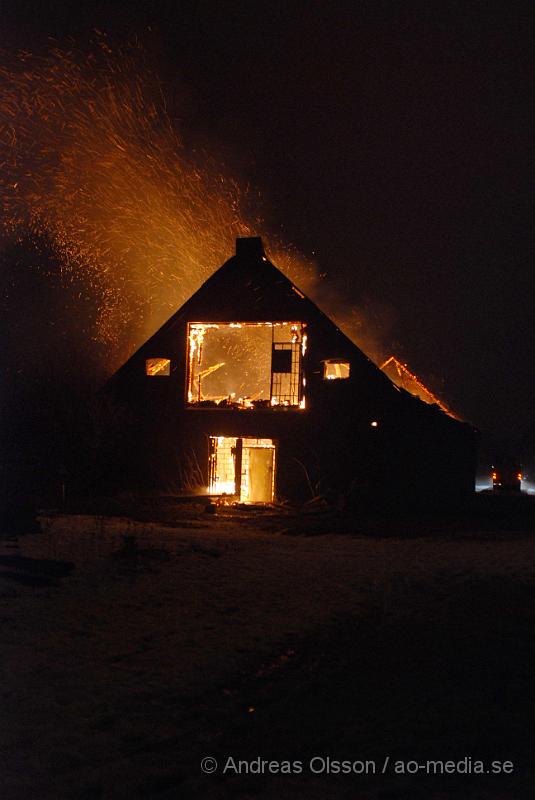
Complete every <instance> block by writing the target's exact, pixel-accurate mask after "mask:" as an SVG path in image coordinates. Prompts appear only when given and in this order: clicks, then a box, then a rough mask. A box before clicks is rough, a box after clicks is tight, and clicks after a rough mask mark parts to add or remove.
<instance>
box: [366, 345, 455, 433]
mask: <svg viewBox="0 0 535 800" xmlns="http://www.w3.org/2000/svg"><path fill="white" fill-rule="evenodd" d="M387 367H390V370H389V371H388V372H387V374H388V375H389V377H391V378H392V380H393V381H394V383H395V384H396V385H397V386H400V387H401V388H402V389H406V390H407V391H408V392H410V393H411V394H413V395H415V396H416V397H419V398H420V400H423V401H424V403H429V404H430V405H432V404H436V405H437V406H438V407H439V408H440V409H442V411H444V413H445V414H448V416H450V417H453V418H454V419H457V417H456V416H455V414H454V413H453V412H452V411H450V409H449V408H448V407H447V406H445V405H444V403H443V402H441V401H440V400H439V399H438V397H437V396H436V395H434V394H433V392H432V391H431V390H430V389H428V388H427V386H425V384H423V383H422V381H421V380H420V379H419V378H417V377H416V375H414V374H413V373H412V372H411V371H410V370H409V368H408V367H407V365H406V364H402V363H401V361H398V359H397V358H396V357H395V356H390V358H387V359H386V361H385V362H384V364H381V369H382V370H384V371H385V372H386V370H387ZM392 373H393V374H392ZM372 425H373V423H372Z"/></svg>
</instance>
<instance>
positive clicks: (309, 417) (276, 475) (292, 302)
mask: <svg viewBox="0 0 535 800" xmlns="http://www.w3.org/2000/svg"><path fill="white" fill-rule="evenodd" d="M101 400H102V402H103V403H104V404H105V406H106V408H107V414H108V423H107V424H108V433H107V434H106V436H104V437H103V445H102V450H101V478H102V481H103V482H104V483H105V485H106V487H107V488H108V489H110V490H119V489H128V490H131V491H134V492H150V493H164V494H184V493H187V494H191V493H204V494H207V495H211V496H214V497H225V498H227V499H228V500H229V501H231V502H232V501H234V502H239V503H248V504H261V503H272V502H274V501H281V500H286V499H288V500H301V501H302V500H306V499H308V498H312V497H317V496H323V497H326V498H328V499H329V498H330V499H331V500H332V501H333V502H336V503H338V504H346V503H349V504H361V503H368V504H377V503H379V504H384V503H385V502H386V503H391V504H393V505H399V504H400V503H401V504H404V503H415V502H416V503H418V504H420V503H421V504H428V503H437V502H438V503H443V502H445V501H448V502H450V501H453V500H459V499H461V498H462V497H466V496H468V495H469V494H471V492H472V491H473V489H474V479H475V465H476V440H477V432H476V431H475V429H474V428H473V427H472V426H471V425H469V424H467V423H465V422H462V421H459V420H458V419H454V418H453V417H452V416H450V415H448V414H447V413H445V412H444V411H443V410H442V409H441V408H439V407H438V406H437V405H430V404H428V403H425V402H422V400H420V399H418V398H417V397H414V396H412V395H411V394H410V393H408V392H407V391H404V390H403V389H401V388H400V387H398V386H396V385H395V384H394V383H393V382H392V381H391V380H390V379H389V378H388V377H387V375H386V374H385V373H384V372H382V371H381V370H380V369H379V368H378V367H377V366H376V365H375V364H374V363H373V362H372V361H371V360H370V359H369V358H368V357H367V356H366V355H365V354H364V353H363V352H362V351H361V350H360V349H359V348H358V347H357V346H356V345H355V344H354V343H353V342H352V341H351V340H350V339H349V338H348V337H347V336H346V335H345V334H344V333H343V332H342V331H341V330H340V329H339V328H338V327H337V326H336V324H335V323H334V322H333V321H332V320H331V319H329V318H328V317H327V316H326V315H325V314H324V313H323V312H322V311H321V310H320V309H319V308H318V306H317V305H315V304H314V303H313V302H312V301H311V300H310V299H308V298H307V297H306V296H305V294H304V293H303V292H302V291H301V290H300V289H299V288H298V287H297V286H295V285H294V284H293V283H292V282H291V281H290V280H289V279H288V278H287V277H286V276H285V275H284V274H283V273H282V272H281V271H280V270H278V269H277V267H276V266H275V265H274V264H272V263H271V262H270V261H269V259H268V258H267V257H266V255H265V252H264V249H263V245H262V240H261V239H260V238H257V237H250V238H239V239H237V242H236V252H235V255H234V256H232V257H231V258H230V259H229V260H228V261H226V262H225V263H224V264H223V266H221V267H220V269H218V270H217V271H216V272H215V273H214V274H213V275H212V276H211V277H210V278H209V279H208V280H207V281H206V282H205V283H204V284H203V285H202V286H201V288H200V289H199V290H198V291H197V292H196V293H195V294H194V295H193V296H192V297H191V298H190V299H189V300H188V301H187V302H186V303H185V304H184V305H183V306H182V307H181V308H180V309H179V310H178V311H177V312H176V313H175V314H173V316H172V317H171V318H170V319H169V320H168V321H167V322H166V323H165V324H164V325H163V326H162V327H161V328H160V330H158V331H157V332H156V333H155V334H154V335H153V336H151V337H150V338H149V339H148V341H146V342H145V344H144V345H142V347H141V348H140V349H139V350H138V351H137V352H136V353H135V354H134V355H133V356H132V357H131V358H129V359H128V361H127V362H126V363H125V364H124V365H123V366H122V367H121V368H120V369H119V370H118V371H117V372H116V373H115V374H114V375H113V376H112V378H111V379H110V380H109V381H108V383H107V384H106V386H105V387H104V389H103V390H102V392H101Z"/></svg>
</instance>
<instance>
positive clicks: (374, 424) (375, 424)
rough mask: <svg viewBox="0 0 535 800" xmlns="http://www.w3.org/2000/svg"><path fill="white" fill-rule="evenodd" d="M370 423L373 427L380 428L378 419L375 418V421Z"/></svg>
mask: <svg viewBox="0 0 535 800" xmlns="http://www.w3.org/2000/svg"><path fill="white" fill-rule="evenodd" d="M370 425H371V426H372V428H378V427H379V423H378V422H377V420H376V419H374V420H373V422H370Z"/></svg>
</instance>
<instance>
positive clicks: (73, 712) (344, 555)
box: [0, 515, 535, 800]
mask: <svg viewBox="0 0 535 800" xmlns="http://www.w3.org/2000/svg"><path fill="white" fill-rule="evenodd" d="M204 517H205V518H204V519H203V518H202V517H199V518H198V519H196V520H189V521H185V522H184V524H183V527H180V525H179V524H177V526H175V527H165V526H162V525H158V524H152V523H141V522H133V521H131V520H126V519H125V520H121V519H104V518H97V517H58V518H50V519H45V520H43V521H42V525H43V533H41V534H37V535H31V536H25V537H19V539H18V541H17V542H3V543H0V557H1V558H3V559H4V560H3V561H2V564H3V567H0V615H1V620H2V623H3V626H2V627H3V631H4V633H3V637H2V648H1V669H2V673H1V684H0V686H1V692H2V701H1V705H2V722H1V726H0V736H1V751H0V758H1V761H2V764H1V767H0V772H1V775H2V790H1V796H2V797H3V798H4V800H11V799H12V798H25V799H26V798H28V800H29V799H30V798H34V797H35V798H39V800H41V798H42V799H43V800H45V798H58V800H63V798H71V797H80V798H84V797H101V798H122V797H130V798H132V797H138V796H139V797H152V796H154V797H156V798H157V797H160V796H162V797H163V796H165V797H171V796H176V797H180V796H182V795H181V794H179V793H175V794H174V795H171V794H168V795H164V794H160V793H153V791H152V790H151V789H150V788H146V789H143V786H144V785H145V784H144V781H145V783H146V782H147V780H149V778H150V776H151V775H154V774H156V775H158V774H160V773H161V771H162V769H163V768H164V766H165V767H166V768H167V769H168V768H169V763H168V762H169V748H170V747H171V749H172V751H173V752H175V751H176V752H175V755H174V758H175V760H176V764H177V765H178V768H180V769H181V770H182V771H183V772H184V771H185V773H186V776H185V777H186V782H185V786H186V787H187V785H188V781H193V783H192V786H193V787H195V780H196V779H197V778H198V775H189V771H191V769H192V767H191V764H190V763H189V757H190V756H191V753H193V750H192V751H191V753H189V751H188V746H187V744H185V743H187V741H188V738H189V737H191V736H193V734H192V731H194V730H196V727H198V726H196V722H195V719H196V716H195V715H196V714H202V711H203V699H202V698H203V697H204V698H206V697H209V696H211V694H210V693H212V694H213V692H214V691H217V692H221V693H223V694H224V693H225V691H226V687H227V686H228V685H230V683H231V682H232V681H233V680H235V676H236V675H240V674H241V675H247V674H248V673H249V672H250V671H251V670H254V669H258V667H259V665H260V664H262V663H264V662H265V660H266V659H269V658H271V657H272V656H273V654H274V653H277V652H281V653H284V652H286V649H287V648H288V647H289V646H291V643H292V642H293V641H297V640H299V639H300V638H302V637H303V636H308V635H313V634H314V632H315V631H318V630H325V629H326V628H327V627H328V626H329V625H330V624H331V623H332V622H333V621H335V620H337V619H339V618H340V617H341V616H343V615H345V616H351V617H357V618H358V617H359V615H362V616H364V615H365V614H366V613H367V609H369V607H370V604H373V605H374V606H375V607H380V608H381V609H382V610H383V612H384V614H386V615H387V616H388V615H395V614H396V613H397V612H398V610H399V608H401V607H402V606H403V603H404V598H405V595H406V594H407V593H408V591H409V589H408V588H407V587H410V586H412V585H414V584H418V585H421V586H425V587H427V589H428V591H429V593H430V594H432V593H433V592H434V591H436V590H440V591H442V590H443V587H444V586H445V585H447V584H448V583H449V584H455V585H460V584H463V583H464V582H467V581H468V582H469V581H470V580H474V579H478V578H480V577H485V578H488V577H489V576H491V577H497V578H507V579H514V580H516V581H519V582H521V583H523V584H526V583H529V584H530V585H531V583H532V582H533V580H534V576H535V537H532V536H530V535H527V534H522V535H520V534H519V535H515V534H502V535H500V536H499V537H498V536H497V537H494V538H493V537H492V536H485V537H483V536H477V535H470V534H468V533H466V534H465V535H463V533H462V532H461V533H459V532H458V533H456V535H455V536H449V537H448V536H442V537H439V538H413V539H404V538H386V539H380V538H375V539H371V538H365V537H358V536H351V535H348V536H343V535H336V536H334V535H323V536H314V537H310V536H299V535H285V531H284V528H283V526H279V528H280V530H279V532H278V533H277V531H276V530H275V531H273V532H269V531H265V530H262V529H261V526H259V525H258V523H257V521H256V520H255V518H254V517H251V520H250V521H249V522H243V520H242V521H241V522H240V524H239V525H237V524H236V522H235V521H233V520H232V519H231V518H219V517H217V516H216V517H208V515H204ZM124 536H130V537H135V545H128V543H127V544H126V546H125V541H124V538H123V537H124ZM19 555H21V556H24V557H29V558H32V559H53V560H63V561H69V562H73V563H74V565H75V568H74V570H73V571H72V572H71V573H70V574H69V575H67V576H66V577H63V578H60V579H58V580H57V581H51V583H50V584H49V585H47V584H46V581H45V582H44V585H32V582H31V580H30V581H28V582H27V583H28V585H25V584H24V583H21V582H19V581H18V580H17V577H16V574H17V570H19V571H20V568H19V567H17V565H16V563H15V562H13V564H14V566H13V567H11V566H9V564H10V558H9V557H11V556H19ZM6 559H7V560H6ZM2 569H3V570H4V577H2ZM9 573H11V574H9ZM13 573H15V575H13ZM289 643H290V644H289ZM175 742H176V746H175V744H174V743H175ZM170 743H171V744H170ZM207 749H208V751H209V749H210V742H207ZM195 752H196V751H195ZM188 753H189V755H188ZM191 757H193V756H191ZM162 759H163V760H165V762H166V763H165V765H163V764H162V763H161V762H162ZM164 771H165V770H164ZM197 771H198V770H197ZM147 776H149V777H147ZM182 777H184V776H182ZM176 780H177V781H179V778H178V777H177V779H176ZM180 780H182V778H180ZM149 784H150V781H149ZM149 784H147V785H149ZM140 787H141V788H140ZM162 791H163V790H162ZM191 791H192V792H193V794H191V795H187V796H195V790H194V788H193V789H192V790H191ZM206 791H207V790H206V789H203V790H202V792H201V794H198V795H197V796H198V797H199V798H204V797H205V796H206V797H208V796H209V794H208V793H206ZM184 796H186V795H185V794H184ZM210 796H211V795H210ZM218 796H219V795H218ZM288 796H289V795H288ZM291 796H292V797H293V796H294V795H291ZM370 796H371V795H370Z"/></svg>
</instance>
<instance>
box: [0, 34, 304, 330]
mask: <svg viewBox="0 0 535 800" xmlns="http://www.w3.org/2000/svg"><path fill="white" fill-rule="evenodd" d="M0 111H1V119H0V164H1V167H2V170H1V176H0V197H1V203H2V210H3V226H4V231H5V232H11V233H13V232H15V233H16V232H21V231H32V232H34V233H37V234H42V235H45V236H46V237H47V238H48V239H49V240H50V241H51V243H52V246H53V248H54V250H55V252H56V254H57V256H58V258H59V260H60V262H61V265H62V270H63V272H64V275H65V276H66V278H67V279H68V278H69V277H70V278H72V279H76V280H80V278H81V277H82V279H83V281H84V282H85V284H86V285H88V286H89V287H90V289H91V291H92V292H93V294H94V296H95V300H96V302H97V304H98V316H97V330H96V333H95V335H96V337H97V338H98V339H100V340H101V341H107V342H110V343H112V344H113V343H116V342H117V339H118V337H119V335H120V334H121V333H123V332H124V330H125V329H127V328H131V329H133V330H134V331H135V335H136V339H137V340H138V341H139V338H140V337H144V336H146V335H147V334H148V333H150V332H152V330H153V329H154V328H155V327H157V326H158V325H159V324H161V323H162V322H163V321H164V320H165V319H166V318H167V317H168V316H169V312H170V310H174V309H176V308H177V307H179V306H180V305H181V304H182V303H183V302H184V301H185V300H186V299H187V298H188V297H189V296H190V295H191V294H192V293H193V291H195V290H196V289H197V288H198V287H199V286H200V284H201V283H202V282H203V281H204V280H206V278H208V277H209V275H210V274H211V273H212V272H213V271H214V270H215V269H216V268H217V267H218V266H219V265H220V263H221V261H222V258H224V257H225V256H228V255H230V254H231V253H232V252H233V249H234V239H235V237H236V236H243V235H249V234H251V233H254V234H257V233H258V228H259V226H260V224H261V223H260V222H259V220H254V221H253V222H248V221H246V220H245V219H244V215H243V214H242V212H241V210H240V203H241V202H242V193H241V191H240V187H239V186H238V184H237V183H236V182H235V181H234V180H233V179H232V178H231V177H229V176H228V175H226V174H225V173H224V171H223V170H222V169H221V168H220V167H219V166H218V165H217V163H216V162H215V161H214V160H213V159H211V158H210V157H209V156H208V155H206V154H202V155H198V154H195V153H193V154H192V153H187V152H186V150H185V148H184V146H183V144H182V142H181V140H180V138H179V136H178V135H177V133H176V131H175V130H174V128H173V125H172V123H171V121H170V119H169V116H168V114H167V111H166V105H165V99H164V97H163V95H162V92H161V90H160V86H159V82H158V79H157V77H156V76H155V75H154V74H153V73H152V72H151V70H150V69H149V68H148V67H147V64H146V63H145V57H144V54H143V51H142V50H141V48H140V47H139V46H137V45H129V46H128V47H127V48H123V49H119V50H112V48H111V47H110V46H109V44H108V43H107V40H106V37H105V36H104V35H98V36H97V38H96V40H95V43H94V45H93V47H92V49H91V51H90V52H88V53H86V54H83V53H81V52H79V51H77V50H76V49H74V48H71V49H64V48H59V47H51V48H50V49H49V51H47V52H46V53H45V54H40V55H36V54H32V53H29V52H19V53H18V54H17V55H16V56H15V57H13V56H12V55H11V56H9V57H8V55H7V54H4V55H3V57H1V58H0ZM268 238H271V245H272V246H271V253H272V255H273V256H274V257H276V259H277V263H278V265H279V266H281V267H282V268H283V269H284V270H285V271H286V272H288V273H289V274H290V276H291V277H292V278H293V279H295V280H297V281H298V282H300V283H301V284H304V285H310V284H311V282H312V281H313V276H314V270H313V267H312V266H311V265H310V264H307V263H306V261H305V260H304V259H301V258H300V257H299V256H297V255H292V253H291V252H290V251H288V250H287V249H285V248H282V247H277V244H276V242H273V239H272V237H268ZM151 329H152V330H151Z"/></svg>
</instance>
